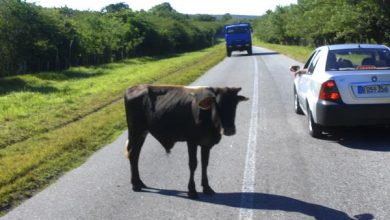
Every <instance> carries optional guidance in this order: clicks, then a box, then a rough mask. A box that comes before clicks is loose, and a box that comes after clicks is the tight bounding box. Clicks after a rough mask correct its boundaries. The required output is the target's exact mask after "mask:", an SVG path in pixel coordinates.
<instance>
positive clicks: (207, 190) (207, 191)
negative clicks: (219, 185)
mask: <svg viewBox="0 0 390 220" xmlns="http://www.w3.org/2000/svg"><path fill="white" fill-rule="evenodd" d="M203 193H204V194H205V195H214V194H215V191H214V190H213V189H212V188H211V187H210V186H209V187H203Z"/></svg>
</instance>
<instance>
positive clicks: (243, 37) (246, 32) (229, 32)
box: [224, 23, 252, 57]
mask: <svg viewBox="0 0 390 220" xmlns="http://www.w3.org/2000/svg"><path fill="white" fill-rule="evenodd" d="M224 32H225V41H226V54H227V56H228V57H230V56H231V55H232V52H233V51H244V50H246V51H247V52H248V54H249V55H252V27H251V25H250V24H249V23H238V24H230V25H225V28H224Z"/></svg>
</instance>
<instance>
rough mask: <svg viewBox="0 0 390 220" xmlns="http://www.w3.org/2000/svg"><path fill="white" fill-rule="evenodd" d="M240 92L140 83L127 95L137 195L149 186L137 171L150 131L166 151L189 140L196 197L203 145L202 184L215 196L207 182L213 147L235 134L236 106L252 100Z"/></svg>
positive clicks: (129, 143)
mask: <svg viewBox="0 0 390 220" xmlns="http://www.w3.org/2000/svg"><path fill="white" fill-rule="evenodd" d="M240 90H241V88H229V87H224V88H216V87H183V86H154V85H138V86H134V87H131V88H129V89H128V90H127V91H126V94H125V108H126V119H127V124H128V132H129V139H128V141H127V143H126V152H125V153H126V154H127V156H128V158H129V159H130V168H131V183H132V184H133V190H134V191H140V190H141V189H142V188H146V185H145V184H144V183H143V182H142V181H141V178H140V176H139V171H138V159H139V155H140V151H141V148H142V145H143V143H144V141H145V138H146V135H147V134H148V133H149V132H150V133H151V134H152V135H153V136H154V137H155V138H156V139H157V140H158V141H159V142H160V143H161V144H162V146H163V147H164V148H165V150H166V151H167V152H169V151H170V150H171V148H172V147H173V145H174V144H175V143H176V142H178V141H186V142H187V146H188V154H189V167H190V180H189V183H188V190H189V192H188V196H189V197H190V198H197V197H198V194H197V192H196V188H195V182H194V172H195V169H196V167H197V148H198V145H199V146H201V155H202V156H201V157H202V186H203V192H204V193H205V194H214V193H215V192H214V190H213V189H212V188H211V187H210V186H209V182H208V179H207V166H208V162H209V154H210V149H211V148H212V147H213V146H214V145H215V144H217V143H219V141H220V140H221V136H222V134H221V133H223V134H224V135H227V136H230V135H234V134H235V132H236V128H235V124H234V120H235V115H236V108H237V104H238V103H239V102H240V101H245V100H248V98H246V97H244V96H241V95H237V93H238V92H239V91H240Z"/></svg>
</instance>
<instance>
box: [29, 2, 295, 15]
mask: <svg viewBox="0 0 390 220" xmlns="http://www.w3.org/2000/svg"><path fill="white" fill-rule="evenodd" d="M27 2H30V3H36V4H37V5H41V6H43V7H62V6H67V7H69V8H73V9H78V10H94V11H100V10H101V9H102V8H103V7H105V6H107V5H109V4H115V3H118V2H124V3H126V4H128V5H129V6H130V8H131V9H133V10H136V11H139V10H141V9H144V10H146V11H147V10H149V9H150V8H151V7H153V6H155V5H158V4H161V3H163V2H169V3H170V4H171V6H172V7H173V8H174V9H175V10H176V11H178V12H180V13H183V14H225V13H230V14H238V15H262V14H264V13H265V12H266V11H267V10H269V9H270V10H274V9H275V7H276V6H278V5H281V6H285V5H290V4H296V3H297V0H191V1H190V0H27Z"/></svg>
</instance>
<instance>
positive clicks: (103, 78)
mask: <svg viewBox="0 0 390 220" xmlns="http://www.w3.org/2000/svg"><path fill="white" fill-rule="evenodd" d="M224 57H225V50H224V46H223V45H222V44H219V45H217V46H215V47H212V48H209V49H206V50H202V51H198V52H192V53H184V54H178V55H176V56H171V57H165V58H151V57H146V58H136V59H129V60H126V61H124V62H120V63H113V64H107V65H102V66H98V67H89V68H86V67H81V68H71V69H69V70H67V71H63V72H56V73H54V72H53V73H38V74H29V75H23V76H17V77H10V78H4V79H0V103H1V105H0V131H1V132H0V215H2V214H4V213H5V212H6V211H8V210H9V209H10V208H12V207H14V206H15V205H17V204H18V203H20V201H22V200H23V199H25V198H28V197H30V196H32V195H33V194H34V193H35V192H37V191H38V190H40V189H42V188H43V187H45V186H47V185H48V184H50V182H51V181H53V180H55V179H56V178H58V176H60V175H61V174H62V173H64V172H66V171H68V170H71V169H73V168H75V167H77V166H79V165H80V164H82V163H83V162H84V161H85V160H86V158H88V156H90V155H91V154H92V153H93V152H95V151H96V150H97V149H99V148H100V147H102V146H104V145H105V144H107V143H110V142H111V141H112V140H114V139H115V138H116V137H117V136H118V134H120V133H121V132H122V131H123V130H124V129H126V123H125V116H124V109H123V101H122V98H123V94H124V91H125V89H126V88H127V87H128V86H131V85H136V84H141V83H156V84H189V83H190V82H192V81H193V80H195V79H196V78H197V77H199V76H200V75H202V74H203V73H204V72H205V71H206V70H207V69H209V68H211V67H212V66H214V65H216V64H217V63H218V62H220V61H221V60H222V59H223V58H224Z"/></svg>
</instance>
